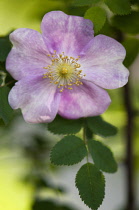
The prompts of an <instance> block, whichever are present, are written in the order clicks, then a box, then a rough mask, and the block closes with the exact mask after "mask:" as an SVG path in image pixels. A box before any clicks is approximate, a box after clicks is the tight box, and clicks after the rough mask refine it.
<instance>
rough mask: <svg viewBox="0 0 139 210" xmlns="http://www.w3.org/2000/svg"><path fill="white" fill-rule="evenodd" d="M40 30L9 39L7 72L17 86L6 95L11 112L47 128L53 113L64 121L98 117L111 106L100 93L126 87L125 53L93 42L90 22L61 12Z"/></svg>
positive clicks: (102, 39)
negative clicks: (14, 111)
mask: <svg viewBox="0 0 139 210" xmlns="http://www.w3.org/2000/svg"><path fill="white" fill-rule="evenodd" d="M41 30H42V34H40V33H39V32H37V31H35V30H32V29H27V28H20V29H17V30H15V31H14V32H13V33H11V34H10V40H11V42H12V44H13V48H12V50H11V52H10V53H9V55H8V57H7V61H6V68H7V70H8V71H9V73H10V74H11V75H12V76H13V78H14V79H16V80H18V82H16V84H15V86H14V87H13V88H12V90H11V91H10V94H9V103H10V105H11V107H12V108H13V109H18V108H20V109H21V110H22V114H23V116H24V119H25V121H27V122H30V123H41V122H51V121H52V120H53V119H54V118H55V116H56V114H57V113H58V114H59V115H61V116H62V117H65V118H69V119H77V118H80V117H89V116H96V115H100V114H102V113H103V112H104V111H105V110H106V109H107V108H108V106H109V104H110V102H111V100H110V97H109V95H108V93H107V92H106V91H105V90H104V89H114V88H119V87H122V86H123V85H125V84H126V83H127V81H128V75H129V72H128V70H127V69H126V68H125V67H124V66H123V64H122V62H123V60H124V58H125V54H126V52H125V49H124V47H123V46H122V45H121V44H120V43H118V42H117V41H116V40H114V39H112V38H110V37H107V36H104V35H98V36H95V37H94V33H93V25H92V22H91V21H90V20H87V19H84V18H83V17H77V16H69V15H66V14H64V13H63V12H61V11H53V12H49V13H47V14H46V15H45V16H44V17H43V20H42V23H41Z"/></svg>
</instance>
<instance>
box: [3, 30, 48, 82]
mask: <svg viewBox="0 0 139 210" xmlns="http://www.w3.org/2000/svg"><path fill="white" fill-rule="evenodd" d="M10 40H11V42H12V44H13V48H12V50H11V52H10V53H9V55H8V57H7V61H6V69H7V70H8V71H9V72H10V74H11V75H12V76H13V77H14V78H15V79H16V80H19V79H21V78H23V77H25V76H28V75H35V74H39V73H42V74H43V73H44V72H46V70H45V69H43V67H46V66H47V65H49V64H50V58H49V57H48V56H47V54H48V50H47V48H46V46H45V43H44V41H43V38H42V35H41V34H40V33H39V32H37V31H35V30H32V29H26V28H21V29H17V30H15V31H14V32H13V33H11V34H10Z"/></svg>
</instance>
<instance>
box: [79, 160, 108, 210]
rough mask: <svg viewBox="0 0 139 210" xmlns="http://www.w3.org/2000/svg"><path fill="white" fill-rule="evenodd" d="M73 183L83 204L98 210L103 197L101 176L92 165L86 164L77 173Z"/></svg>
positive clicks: (103, 189) (103, 181) (103, 180)
mask: <svg viewBox="0 0 139 210" xmlns="http://www.w3.org/2000/svg"><path fill="white" fill-rule="evenodd" d="M75 182H76V187H77V188H78V190H79V194H80V197H81V199H82V200H83V201H84V203H85V204H86V205H87V206H88V207H89V208H91V209H93V210H96V209H98V207H99V206H100V205H101V203H102V201H103V199H104V196H105V179H104V176H103V174H102V173H101V172H100V171H99V170H98V169H97V168H96V167H95V166H94V165H93V164H92V163H86V164H85V165H83V166H82V167H81V168H80V170H79V171H78V173H77V175H76V180H75Z"/></svg>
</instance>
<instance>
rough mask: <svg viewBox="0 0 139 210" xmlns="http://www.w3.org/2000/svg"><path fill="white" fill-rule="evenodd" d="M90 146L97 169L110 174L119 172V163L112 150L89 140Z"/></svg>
mask: <svg viewBox="0 0 139 210" xmlns="http://www.w3.org/2000/svg"><path fill="white" fill-rule="evenodd" d="M88 146H89V151H90V153H91V156H92V158H93V161H94V163H95V165H96V166H97V168H99V169H100V170H102V171H104V172H108V173H114V172H116V171H117V163H116V161H115V159H114V157H113V154H112V152H111V150H110V149H109V148H108V147H107V146H105V145H104V144H102V143H101V142H99V141H95V140H89V141H88Z"/></svg>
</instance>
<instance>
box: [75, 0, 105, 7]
mask: <svg viewBox="0 0 139 210" xmlns="http://www.w3.org/2000/svg"><path fill="white" fill-rule="evenodd" d="M100 1H101V0H74V2H73V5H74V6H88V5H93V4H96V3H98V2H100Z"/></svg>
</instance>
